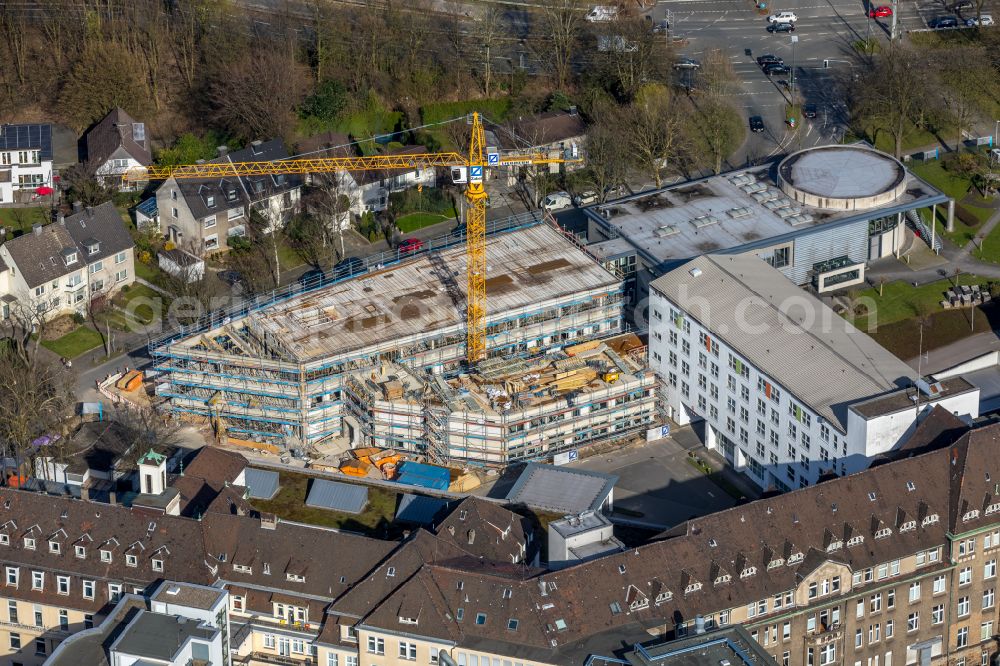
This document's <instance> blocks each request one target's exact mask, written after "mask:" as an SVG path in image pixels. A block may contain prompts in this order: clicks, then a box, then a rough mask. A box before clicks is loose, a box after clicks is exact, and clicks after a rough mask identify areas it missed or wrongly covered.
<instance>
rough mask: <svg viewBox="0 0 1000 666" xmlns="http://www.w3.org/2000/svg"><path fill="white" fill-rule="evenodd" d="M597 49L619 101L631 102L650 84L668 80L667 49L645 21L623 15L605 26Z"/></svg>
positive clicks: (607, 82)
mask: <svg viewBox="0 0 1000 666" xmlns="http://www.w3.org/2000/svg"><path fill="white" fill-rule="evenodd" d="M597 47H598V48H597V56H598V57H597V58H596V62H597V67H598V69H599V71H600V75H601V78H602V80H603V81H602V82H603V84H604V87H605V88H606V89H607V90H608V91H609V92H611V93H613V94H614V95H615V96H616V97H617V98H618V99H621V100H626V101H630V100H632V99H633V98H634V97H635V95H636V94H637V93H638V92H639V90H640V88H642V86H643V85H645V84H646V83H648V82H649V81H656V80H663V79H664V78H665V73H666V63H667V62H668V61H669V57H668V54H667V53H666V47H665V45H664V43H663V41H662V40H661V39H660V38H659V37H658V36H657V35H654V34H653V33H652V32H651V31H650V29H649V25H648V23H647V22H646V21H645V20H643V19H640V18H634V17H630V16H626V15H624V14H623V15H620V18H617V19H616V20H614V21H610V22H608V23H605V24H603V27H602V29H601V31H600V33H599V34H598V35H597Z"/></svg>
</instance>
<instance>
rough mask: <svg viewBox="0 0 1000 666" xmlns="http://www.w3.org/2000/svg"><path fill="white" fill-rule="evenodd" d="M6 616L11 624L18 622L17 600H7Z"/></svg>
mask: <svg viewBox="0 0 1000 666" xmlns="http://www.w3.org/2000/svg"><path fill="white" fill-rule="evenodd" d="M7 618H8V621H9V622H10V623H11V624H18V619H17V602H16V601H14V600H13V599H8V600H7Z"/></svg>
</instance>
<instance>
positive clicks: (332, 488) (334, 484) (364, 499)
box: [306, 479, 368, 513]
mask: <svg viewBox="0 0 1000 666" xmlns="http://www.w3.org/2000/svg"><path fill="white" fill-rule="evenodd" d="M367 504H368V488H367V487H366V486H361V485H355V484H353V483H341V482H339V481H327V480H326V479H313V481H312V485H311V486H310V488H309V496H308V497H306V506H312V507H317V508H320V509H330V510H331V511H341V512H343V513H361V512H362V511H363V510H364V508H365V506H366V505H367Z"/></svg>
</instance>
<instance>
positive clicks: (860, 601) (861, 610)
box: [854, 599, 865, 617]
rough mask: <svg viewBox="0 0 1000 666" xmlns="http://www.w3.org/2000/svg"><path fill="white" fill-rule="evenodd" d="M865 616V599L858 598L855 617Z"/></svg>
mask: <svg viewBox="0 0 1000 666" xmlns="http://www.w3.org/2000/svg"><path fill="white" fill-rule="evenodd" d="M864 616H865V600H864V599H858V606H857V612H856V613H855V614H854V617H864Z"/></svg>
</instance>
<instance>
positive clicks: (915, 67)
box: [852, 42, 927, 159]
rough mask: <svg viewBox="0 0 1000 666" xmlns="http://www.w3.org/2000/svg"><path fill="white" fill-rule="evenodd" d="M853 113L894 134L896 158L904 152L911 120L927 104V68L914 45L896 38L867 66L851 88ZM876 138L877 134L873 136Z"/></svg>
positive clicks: (874, 132) (874, 129)
mask: <svg viewBox="0 0 1000 666" xmlns="http://www.w3.org/2000/svg"><path fill="white" fill-rule="evenodd" d="M852 90H853V91H854V95H853V96H852V101H853V102H854V114H853V115H854V116H855V117H857V118H859V120H860V122H861V123H863V124H864V125H865V126H868V127H871V128H872V133H873V134H877V132H878V131H879V130H884V131H886V132H888V133H889V135H890V136H892V138H893V142H894V144H895V147H894V150H893V152H894V154H895V156H896V158H897V159H898V158H901V157H902V155H903V139H904V138H905V135H906V131H907V129H908V126H909V124H910V123H912V122H914V121H915V119H917V118H918V117H920V116H921V115H922V114H923V112H924V110H925V108H926V101H925V100H926V97H927V95H926V91H927V68H926V67H925V66H924V63H923V59H922V58H920V56H919V54H918V53H916V52H915V51H913V50H912V49H910V48H908V47H906V46H903V45H902V44H899V43H897V42H893V43H892V44H891V45H890V46H889V50H888V51H887V52H886V53H885V54H884V55H882V56H879V57H877V58H875V59H874V60H873V62H872V65H871V66H870V67H867V68H866V69H865V73H864V74H863V75H862V76H861V79H860V81H859V84H858V85H856V86H854V88H852ZM873 138H874V136H873Z"/></svg>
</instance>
